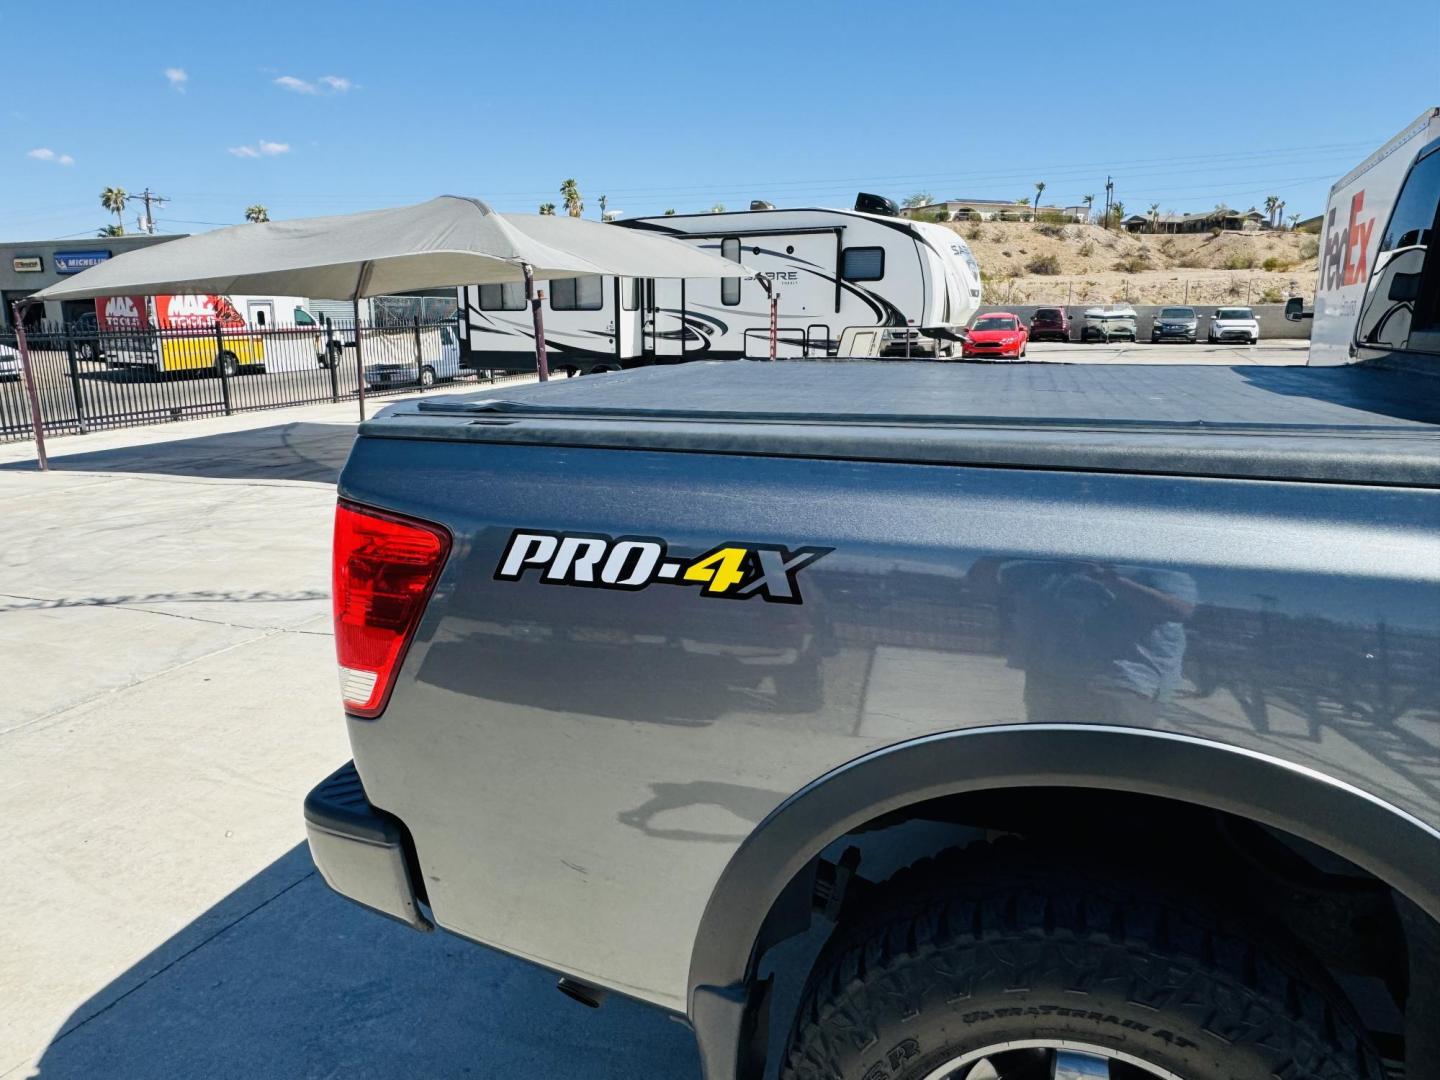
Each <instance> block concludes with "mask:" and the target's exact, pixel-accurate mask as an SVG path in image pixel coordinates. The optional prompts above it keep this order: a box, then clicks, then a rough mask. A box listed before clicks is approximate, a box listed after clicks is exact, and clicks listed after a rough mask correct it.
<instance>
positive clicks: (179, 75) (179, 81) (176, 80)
mask: <svg viewBox="0 0 1440 1080" xmlns="http://www.w3.org/2000/svg"><path fill="white" fill-rule="evenodd" d="M165 78H166V80H167V81H168V82H169V83H170V86H171V88H172V89H174V90H177V91H179V92H180V93H182V94H183V93H184V92H185V84H186V83H188V82H189V81H190V73H189V72H188V71H186V70H185V69H184V68H166V69H165Z"/></svg>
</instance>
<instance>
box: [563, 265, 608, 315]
mask: <svg viewBox="0 0 1440 1080" xmlns="http://www.w3.org/2000/svg"><path fill="white" fill-rule="evenodd" d="M604 306H605V296H604V292H603V290H602V289H601V281H600V276H599V275H598V274H586V275H585V276H584V277H576V278H561V279H560V280H559V281H552V282H551V283H550V310H551V311H599V310H600V309H601V308H602V307H604Z"/></svg>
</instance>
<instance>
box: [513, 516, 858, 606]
mask: <svg viewBox="0 0 1440 1080" xmlns="http://www.w3.org/2000/svg"><path fill="white" fill-rule="evenodd" d="M833 550H834V548H828V547H801V548H788V547H785V546H783V545H781V544H752V543H745V542H742V541H733V540H732V541H727V542H726V543H723V544H717V545H716V546H715V547H713V548H711V549H710V550H709V551H706V552H705V553H704V554H702V555H696V556H694V557H692V558H675V557H672V556H671V555H670V553H669V548H668V546H667V545H666V543H665V541H664V540H662V539H660V538H659V537H657V536H607V535H605V534H604V533H578V532H563V533H562V532H550V531H548V530H545V529H516V530H515V531H514V532H512V533H511V534H510V541H509V543H507V544H506V545H505V551H504V553H503V554H502V555H501V556H500V562H499V564H498V565H497V566H496V567H495V580H497V581H519V580H520V579H521V578H523V577H524V576H525V575H526V574H528V573H533V574H534V575H535V577H536V580H538V581H540V582H541V583H543V584H547V585H574V586H578V587H580V588H586V589H620V590H625V591H630V592H634V591H636V590H638V589H644V588H648V587H649V586H651V585H655V584H667V585H682V586H692V587H696V588H698V590H699V592H700V595H701V596H707V597H716V598H720V599H725V600H750V599H753V598H755V597H759V598H760V599H761V600H764V601H767V602H768V603H771V604H799V603H802V602H803V601H802V598H801V595H800V583H799V580H798V576H799V574H800V571H801V570H803V569H805V567H807V566H809V565H810V564H811V563H813V562H815V560H817V559H819V558H820V557H821V556H822V555H827V554H829V553H830V552H831V551H833Z"/></svg>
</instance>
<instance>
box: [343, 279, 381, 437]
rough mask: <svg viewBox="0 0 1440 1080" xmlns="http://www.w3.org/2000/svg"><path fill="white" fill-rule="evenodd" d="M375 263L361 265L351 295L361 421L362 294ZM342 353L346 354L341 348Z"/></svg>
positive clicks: (362, 412)
mask: <svg viewBox="0 0 1440 1080" xmlns="http://www.w3.org/2000/svg"><path fill="white" fill-rule="evenodd" d="M372 265H373V264H371V263H368V262H367V263H364V264H362V265H361V267H360V276H359V277H357V278H356V279H355V292H354V293H353V294H352V295H351V297H350V312H351V314H352V315H353V316H354V319H355V396H356V398H357V399H358V400H359V402H360V422H361V423H362V424H363V423H364V422H365V357H364V356H363V355H362V354H361V351H360V294H361V293H363V292H364V291H365V287H366V286H367V285H369V284H370V268H371V266H372ZM340 355H342V356H343V355H345V353H344V350H343V349H342V350H341V353H340Z"/></svg>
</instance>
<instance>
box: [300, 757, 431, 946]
mask: <svg viewBox="0 0 1440 1080" xmlns="http://www.w3.org/2000/svg"><path fill="white" fill-rule="evenodd" d="M305 833H306V836H307V838H308V839H309V842H310V855H311V858H313V859H314V860H315V866H316V868H317V869H319V871H320V875H321V876H322V877H323V878H324V879H325V884H327V885H329V886H330V888H332V889H334V890H335V891H336V892H338V893H339V894H340V895H341V896H344V897H346V898H347V899H350V900H353V901H355V902H356V903H357V904H360V905H361V906H363V907H367V908H370V909H371V910H372V911H378V912H379V913H380V914H382V915H388V916H390V918H392V919H397V920H399V921H400V922H403V923H404V924H405V925H407V926H411V927H414V928H415V929H416V930H431V929H433V926H432V924H431V922H430V920H429V919H427V918H426V917H425V914H424V913H423V912H422V911H421V910H420V904H419V901H418V899H417V897H416V890H415V884H414V880H413V878H412V876H411V869H410V868H411V865H412V860H411V859H409V858H407V852H406V844H407V837H406V834H405V830H404V827H403V826H402V825H401V824H400V822H399V821H397V820H396V819H395V818H393V817H391V816H390V815H389V814H386V813H385V812H384V811H383V810H377V809H376V808H375V807H374V806H372V805H371V804H370V800H369V799H367V798H366V797H365V788H364V785H363V784H361V782H360V774H359V773H358V772H356V770H355V763H354V762H353V761H348V762H346V763H345V764H344V766H342V767H341V768H339V769H337V770H336V771H335V772H333V773H331V774H330V775H329V776H327V777H326V778H325V779H324V780H322V781H321V782H320V783H319V784H318V785H317V786H316V787H315V788H314V790H312V791H311V792H310V794H309V795H307V796H306V797H305Z"/></svg>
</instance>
